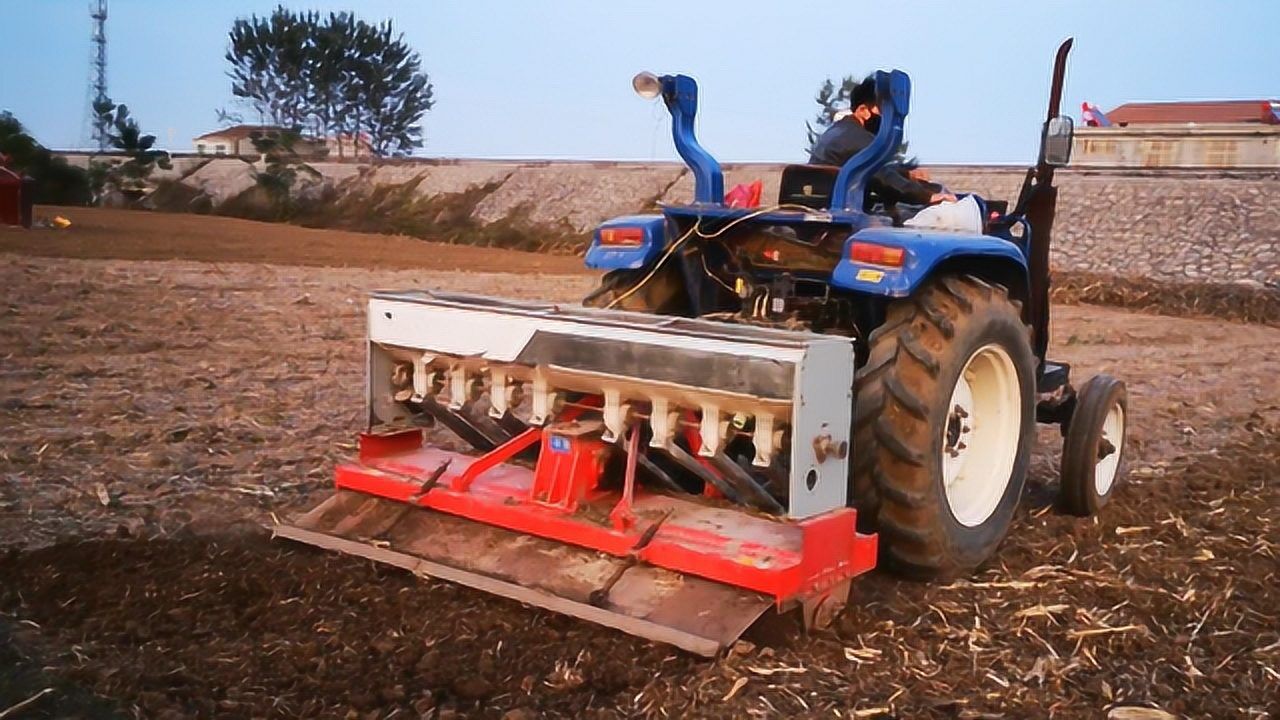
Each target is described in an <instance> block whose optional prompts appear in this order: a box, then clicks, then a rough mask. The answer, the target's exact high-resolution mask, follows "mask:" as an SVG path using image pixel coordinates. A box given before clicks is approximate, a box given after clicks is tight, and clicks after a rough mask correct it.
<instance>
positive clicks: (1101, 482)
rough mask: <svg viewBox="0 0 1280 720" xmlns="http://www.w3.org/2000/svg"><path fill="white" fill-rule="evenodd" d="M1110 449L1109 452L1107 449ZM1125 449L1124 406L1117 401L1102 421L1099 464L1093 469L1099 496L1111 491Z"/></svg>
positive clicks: (1094, 481)
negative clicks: (1121, 454)
mask: <svg viewBox="0 0 1280 720" xmlns="http://www.w3.org/2000/svg"><path fill="white" fill-rule="evenodd" d="M1108 449H1109V450H1110V452H1108V451H1107V450H1108ZM1123 449H1124V408H1123V407H1121V406H1120V403H1118V402H1117V403H1115V404H1114V405H1112V406H1111V409H1110V410H1108V411H1107V417H1106V418H1105V419H1104V420H1103V421H1102V438H1101V439H1100V440H1099V441H1098V454H1099V455H1100V456H1101V457H1099V458H1098V464H1097V466H1096V467H1095V468H1094V471H1093V487H1094V489H1095V490H1097V491H1098V496H1099V497H1104V496H1106V494H1107V493H1109V492H1111V486H1112V485H1115V483H1116V473H1117V472H1118V471H1119V470H1120V453H1121V451H1122V450H1123Z"/></svg>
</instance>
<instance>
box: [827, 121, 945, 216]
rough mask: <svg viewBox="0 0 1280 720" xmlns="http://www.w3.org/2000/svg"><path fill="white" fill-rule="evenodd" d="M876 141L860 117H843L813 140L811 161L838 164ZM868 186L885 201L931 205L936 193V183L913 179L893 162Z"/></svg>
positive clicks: (881, 169)
mask: <svg viewBox="0 0 1280 720" xmlns="http://www.w3.org/2000/svg"><path fill="white" fill-rule="evenodd" d="M873 140H875V135H872V134H871V133H869V132H867V130H866V129H865V128H863V127H862V126H861V125H859V124H858V121H857V120H854V119H853V118H852V117H846V118H842V119H840V120H837V121H836V122H834V123H832V124H831V127H829V128H827V130H826V132H824V133H822V136H821V137H819V138H818V142H816V143H814V145H813V150H812V151H811V152H810V153H809V164H810V165H835V166H836V167H839V166H841V165H844V163H845V161H846V160H848V159H849V158H851V157H853V156H854V155H857V154H858V153H859V152H860V151H861V150H862V149H863V148H865V147H867V146H868V145H870V144H871V142H872V141H873ZM868 189H869V190H871V192H873V193H875V194H876V195H877V196H879V197H880V199H881V200H882V201H884V202H885V203H898V202H906V203H911V204H913V205H928V204H929V200H930V199H931V198H932V197H933V194H934V193H935V192H937V189H936V186H934V185H932V184H929V183H922V182H918V181H916V180H912V179H911V178H909V177H907V175H906V174H905V173H904V171H903V169H902V168H901V167H900V166H898V165H893V164H889V165H885V166H884V167H882V168H880V170H879V172H877V173H876V174H875V175H872V176H871V181H870V182H869V183H868Z"/></svg>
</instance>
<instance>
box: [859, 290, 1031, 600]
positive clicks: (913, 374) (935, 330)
mask: <svg viewBox="0 0 1280 720" xmlns="http://www.w3.org/2000/svg"><path fill="white" fill-rule="evenodd" d="M869 341H870V356H869V358H868V360H867V362H866V364H865V365H864V366H863V367H862V368H861V369H860V370H859V371H858V374H857V378H856V380H855V394H854V395H855V399H854V403H855V408H854V448H853V450H854V454H853V466H852V470H851V474H852V478H851V479H852V483H851V490H852V494H853V501H854V505H855V507H857V508H858V511H859V520H860V521H862V524H863V525H864V526H865V527H868V528H869V529H873V530H876V531H878V532H879V533H880V548H881V556H882V558H883V559H884V560H885V562H886V564H887V565H889V566H890V567H891V568H893V569H895V570H897V571H900V572H902V573H904V574H907V575H910V576H914V577H926V578H928V577H938V576H947V575H953V574H957V573H962V572H966V571H968V570H971V569H973V568H974V567H976V566H977V565H978V564H980V563H982V562H983V561H984V560H986V559H987V558H988V557H990V555H991V554H992V552H994V550H995V548H996V546H997V545H999V544H1000V541H1001V540H1002V539H1003V538H1004V536H1005V533H1006V532H1007V531H1008V528H1009V524H1010V522H1011V521H1012V518H1013V513H1014V510H1015V509H1016V507H1017V504H1018V500H1019V498H1020V496H1021V494H1022V488H1023V484H1024V482H1025V480H1026V475H1027V467H1028V464H1029V461H1030V456H1031V446H1032V443H1033V441H1034V437H1035V433H1034V431H1035V391H1034V390H1035V357H1034V355H1033V353H1032V351H1031V342H1030V331H1029V329H1028V328H1027V326H1026V325H1025V324H1023V322H1022V318H1021V308H1020V306H1019V304H1018V302H1017V301H1015V300H1012V299H1011V298H1009V296H1008V293H1007V292H1006V291H1005V289H1004V288H1002V287H999V286H993V285H990V284H988V283H986V282H983V281H982V280H979V279H977V278H974V277H968V276H965V277H956V276H947V277H943V278H940V279H939V280H937V281H935V282H933V283H931V284H930V285H928V286H926V287H925V288H923V289H922V290H920V291H919V292H917V294H916V295H915V296H913V297H912V298H910V299H909V300H903V301H898V302H895V303H894V304H893V305H891V306H890V308H889V311H888V317H887V319H886V321H885V323H884V324H883V325H882V326H881V327H880V328H878V329H877V330H876V331H875V332H873V333H872V334H871V336H870V338H869Z"/></svg>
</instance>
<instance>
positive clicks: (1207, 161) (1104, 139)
mask: <svg viewBox="0 0 1280 720" xmlns="http://www.w3.org/2000/svg"><path fill="white" fill-rule="evenodd" d="M1071 164H1072V165H1073V166H1075V167H1134V168H1141V167H1147V168H1157V167H1161V168H1223V167H1231V168H1273V169H1276V170H1280V126H1277V125H1258V124H1248V123H1215V124H1205V125H1196V124H1185V125H1144V126H1141V127H1132V126H1131V127H1082V128H1077V129H1076V135H1075V144H1074V146H1073V147H1072V157H1071Z"/></svg>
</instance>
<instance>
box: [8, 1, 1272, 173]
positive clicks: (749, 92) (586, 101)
mask: <svg viewBox="0 0 1280 720" xmlns="http://www.w3.org/2000/svg"><path fill="white" fill-rule="evenodd" d="M275 4H276V3H275V2H255V1H251V0H182V1H181V2H179V1H178V0H166V1H165V2H160V1H159V0H113V1H112V2H111V8H110V19H109V20H108V25H107V33H108V38H109V48H108V56H109V64H110V71H109V78H108V83H109V87H110V93H111V95H112V96H113V98H115V99H116V101H118V102H125V103H127V104H128V105H129V106H130V108H131V109H132V110H133V112H134V114H135V116H136V117H137V118H138V119H139V120H140V122H141V123H142V125H143V127H144V129H145V130H147V131H148V132H152V133H154V134H155V135H157V136H158V138H159V140H160V143H161V144H162V145H165V146H167V147H168V148H169V149H172V150H177V151H182V150H189V149H190V148H191V138H192V137H193V136H195V135H198V134H200V133H202V132H206V131H209V130H212V129H214V128H215V127H216V122H215V116H214V109H215V108H218V107H222V106H226V105H228V104H230V101H231V97H230V82H229V80H228V79H227V77H226V75H225V69H226V62H225V60H223V57H222V54H223V51H224V50H225V45H226V33H227V29H228V28H229V27H230V25H231V23H232V21H233V20H234V19H235V18H236V17H237V16H241V15H247V14H249V13H252V12H257V13H260V14H261V13H266V12H270V10H271V8H272V7H274V5H275ZM286 4H287V5H288V6H289V7H293V8H297V9H312V8H314V9H320V10H341V9H354V10H355V11H356V12H357V13H358V14H359V15H360V16H362V17H364V18H365V19H367V20H371V21H372V20H381V19H384V18H388V17H389V18H392V19H393V20H394V21H395V22H396V24H397V26H398V28H399V29H400V30H401V31H402V32H403V33H404V34H405V37H406V38H407V39H408V41H409V42H410V43H411V44H412V45H413V46H414V47H415V48H417V49H418V50H419V51H420V52H421V54H422V57H423V61H424V66H425V68H426V70H427V71H428V73H429V74H430V75H431V79H432V82H433V83H434V85H435V88H436V97H437V100H438V104H437V106H436V108H435V109H434V110H432V111H431V112H430V113H429V114H428V115H427V117H426V119H425V123H424V127H425V130H426V137H427V145H426V147H425V148H424V149H423V150H422V151H421V154H424V155H430V156H443V157H545V158H593V159H596V158H599V159H641V160H648V159H674V158H675V157H676V156H675V152H674V150H673V148H672V146H671V141H670V137H669V131H668V125H667V119H666V116H665V111H664V110H663V109H662V108H661V106H660V105H657V104H653V103H646V102H644V101H642V100H640V99H638V98H636V97H635V95H634V94H632V92H631V88H630V79H631V76H632V75H633V74H635V73H636V72H637V71H639V70H642V69H650V70H654V71H656V72H660V73H661V72H685V73H688V74H691V75H694V76H695V77H697V78H698V80H699V82H700V83H701V86H702V98H701V112H700V115H699V132H700V136H701V138H702V140H703V142H704V144H705V145H706V146H707V147H708V149H710V150H711V151H712V153H713V154H715V155H717V156H718V157H719V158H720V159H721V160H722V161H750V160H769V161H792V160H801V159H803V157H804V154H803V152H802V148H803V147H804V146H805V139H804V121H805V120H806V119H807V118H809V117H810V116H811V115H812V114H813V112H814V111H815V110H816V107H817V106H816V105H815V104H814V102H813V99H812V98H813V94H814V92H815V91H816V89H817V87H818V85H819V84H820V83H821V81H822V80H823V78H825V77H828V76H839V75H843V74H858V75H861V74H864V73H866V72H868V71H870V70H874V69H877V68H883V69H888V68H892V67H897V68H900V69H903V70H906V71H907V72H908V73H910V74H911V76H912V79H913V82H914V96H913V101H912V110H911V115H910V119H909V121H908V138H909V140H910V142H911V150H912V153H913V154H915V155H917V156H919V158H920V159H921V161H922V162H991V163H999V162H1025V161H1027V160H1029V159H1031V158H1032V157H1033V156H1034V153H1035V145H1036V137H1037V132H1038V124H1039V121H1040V119H1041V116H1042V113H1043V112H1044V109H1043V106H1044V102H1045V98H1046V95H1047V93H1048V77H1049V69H1050V62H1051V59H1052V54H1053V51H1054V48H1055V47H1056V46H1057V43H1058V41H1059V40H1061V39H1062V38H1063V37H1065V36H1067V35H1073V36H1075V38H1076V47H1075V51H1074V52H1073V54H1072V60H1071V65H1070V70H1069V72H1068V83H1067V97H1066V101H1067V107H1068V108H1069V109H1070V110H1071V111H1072V114H1073V115H1076V116H1077V117H1078V115H1079V107H1080V101H1081V100H1082V99H1087V100H1089V101H1090V102H1092V103H1094V104H1097V105H1099V106H1101V107H1102V108H1104V109H1109V108H1111V107H1113V106H1115V105H1117V104H1120V103H1123V102H1126V101H1130V100H1166V99H1192V98H1262V97H1270V98H1275V97H1278V96H1280V72H1278V70H1280V41H1277V39H1276V34H1275V31H1276V29H1277V28H1280V0H1254V1H1246V0H1234V1H1233V0H1217V1H1214V2H1209V1H1208V0H1199V1H1195V2H1193V1H1187V0H1165V1H1162V2H1148V1H1146V0H1109V1H1094V0H1074V1H1073V2H1058V1H1047V0H1041V1H1038V2H1029V1H1027V0H1022V1H1009V2H978V1H976V0H975V1H972V2H918V1H917V2H909V1H904V0H888V1H885V0H881V1H879V2H874V3H870V2H830V1H828V2H806V1H801V0H792V1H791V2H785V3H779V2H774V1H772V0H770V1H768V2H755V1H752V0H737V1H736V2H692V1H691V0H683V1H682V2H680V1H675V2H672V1H668V0H647V1H644V2H631V1H616V2H610V1H608V0H563V1H547V2H532V1H528V2H521V1H519V0H466V1H462V0H460V1H458V2H445V1H441V0H437V1H435V2H421V1H410V0H402V1H399V2H393V1H390V0H361V1H360V2H347V3H333V2H293V1H291V2H288V3H286ZM0 8H3V10H4V12H3V16H4V18H5V20H4V25H5V32H4V41H3V42H0V67H3V70H2V71H0V110H10V111H12V112H13V113H14V114H15V115H16V116H17V117H18V118H19V119H20V120H22V121H23V122H24V123H25V124H26V125H27V126H28V127H29V128H30V129H31V130H32V131H33V132H34V134H35V135H36V137H37V138H38V139H39V140H40V141H41V142H43V143H45V144H46V145H49V146H51V147H57V148H66V147H74V146H77V145H79V144H80V143H82V142H83V141H85V140H87V136H86V131H85V127H84V122H83V119H84V115H85V105H86V102H85V95H86V89H85V88H86V84H87V80H88V55H89V17H88V10H87V2H84V1H83V0H0ZM15 31H16V32H15Z"/></svg>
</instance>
